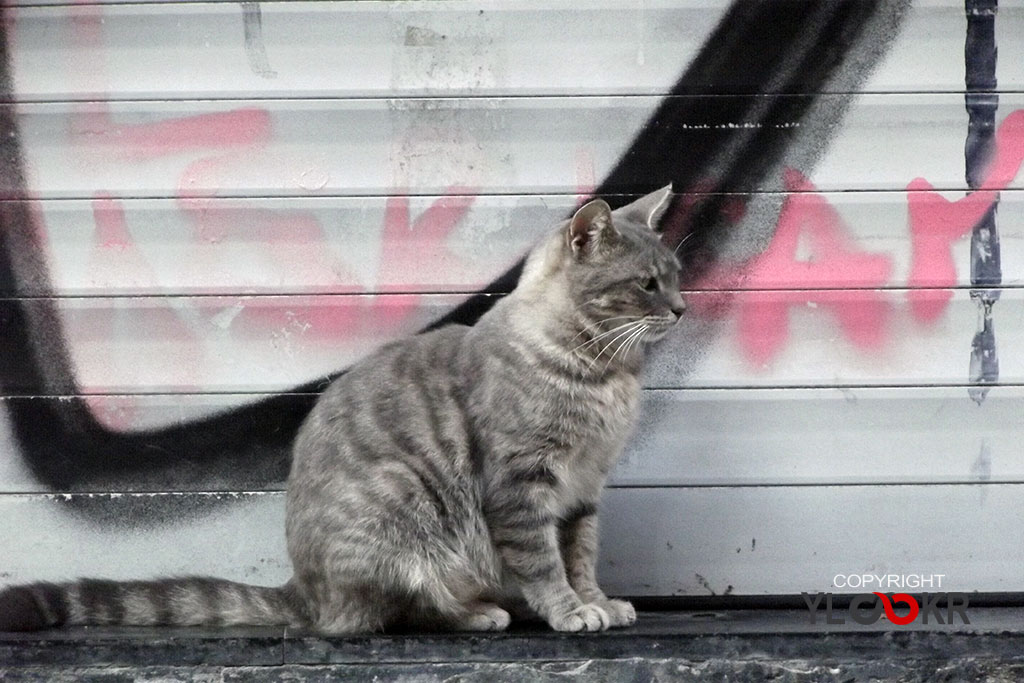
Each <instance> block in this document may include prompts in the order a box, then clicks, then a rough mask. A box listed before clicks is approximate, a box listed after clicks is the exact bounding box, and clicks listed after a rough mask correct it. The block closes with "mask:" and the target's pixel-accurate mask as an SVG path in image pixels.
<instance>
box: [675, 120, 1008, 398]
mask: <svg viewBox="0 0 1024 683" xmlns="http://www.w3.org/2000/svg"><path fill="white" fill-rule="evenodd" d="M993 149H994V156H993V157H992V158H991V159H990V161H989V163H988V169H989V170H988V175H987V176H985V177H984V178H981V179H976V180H975V183H976V185H975V186H974V191H973V192H970V193H969V194H967V195H965V196H964V197H963V198H961V199H958V200H956V201H949V200H947V199H946V198H945V197H943V196H942V195H941V194H939V193H938V192H936V191H935V190H934V188H933V186H932V185H931V184H930V183H929V182H928V181H927V180H925V179H923V178H915V179H914V180H912V181H910V183H908V184H907V192H906V195H907V209H908V216H909V225H908V229H909V235H910V241H911V261H910V273H909V276H908V278H907V280H906V283H905V284H906V286H907V287H908V291H907V293H906V297H907V299H908V303H909V310H910V313H911V315H912V317H913V318H914V319H915V320H916V321H917V322H919V323H921V324H924V325H928V324H932V323H934V322H935V321H936V320H937V319H938V318H939V317H941V316H942V314H943V313H944V312H945V310H946V308H947V307H948V305H949V302H950V300H951V299H952V297H953V290H952V288H953V287H954V286H955V285H956V283H957V282H958V279H957V272H956V264H955V263H954V260H953V251H952V245H953V243H954V242H955V241H957V240H959V239H962V238H964V237H965V236H967V235H968V234H972V231H974V229H975V228H976V227H977V226H979V225H980V224H982V223H983V222H984V220H986V218H987V217H988V216H989V215H991V213H992V212H993V211H994V205H995V203H996V202H997V201H998V195H999V192H1000V191H1001V190H1004V189H1006V188H1007V187H1008V186H1009V184H1010V182H1011V181H1012V180H1013V178H1014V176H1016V175H1017V173H1018V171H1019V170H1020V168H1021V167H1022V165H1024V110H1018V111H1016V112H1014V113H1012V114H1010V115H1009V116H1007V117H1006V118H1005V119H1004V120H1003V122H1002V123H1001V124H1000V126H999V129H998V131H997V132H996V134H995V139H994V144H993ZM783 182H784V186H785V188H786V190H787V192H788V194H787V196H786V199H785V201H784V202H783V205H782V210H781V212H780V214H779V220H778V224H777V227H776V228H775V231H774V237H773V239H772V241H771V243H770V244H769V245H768V247H767V248H766V249H765V250H764V252H762V253H761V254H760V255H759V256H757V257H756V258H755V259H753V260H752V261H751V262H750V263H749V264H744V265H742V266H732V267H727V268H719V269H717V270H715V271H714V272H712V273H709V274H707V275H706V276H705V278H704V279H703V280H702V281H700V282H699V283H697V285H696V286H695V287H694V289H695V290H711V291H712V292H715V291H718V292H721V295H719V296H702V297H700V298H698V299H697V300H696V304H697V305H696V306H695V310H696V311H697V312H698V313H701V314H703V315H706V316H719V315H721V312H722V304H723V301H726V300H729V299H736V301H734V303H735V305H736V307H737V309H738V310H737V311H736V312H735V315H736V318H737V335H738V341H739V344H740V348H741V349H742V350H743V353H744V355H745V356H746V358H747V359H748V360H749V361H750V364H751V366H753V367H756V368H762V367H766V365H767V364H768V363H769V362H770V361H771V360H773V359H774V358H776V357H777V356H778V354H779V352H780V351H781V350H782V348H783V347H784V345H785V343H786V340H787V338H788V334H789V333H788V329H789V324H788V317H789V309H790V308H791V307H793V306H805V307H806V306H808V305H810V306H817V305H819V304H820V306H821V308H822V310H823V311H830V312H831V314H832V315H833V316H834V317H835V318H836V319H837V320H838V322H839V329H840V332H841V333H842V335H843V336H844V337H845V338H846V339H847V340H849V341H850V342H851V343H852V344H853V345H854V346H856V347H858V348H861V349H865V350H876V349H878V348H880V346H881V345H882V343H883V342H884V340H885V336H886V329H887V327H888V320H889V318H890V317H891V315H892V312H893V304H894V302H893V301H892V300H891V299H892V296H891V295H889V294H887V293H886V292H884V291H882V288H883V287H886V286H893V285H898V284H899V283H897V282H894V281H893V280H892V278H891V276H892V272H893V263H892V259H891V258H890V257H889V256H888V255H885V254H876V253H868V252H864V251H861V250H860V249H859V248H858V247H857V245H856V244H855V243H854V242H853V240H852V238H851V236H850V233H851V231H850V229H849V227H848V226H847V225H846V224H845V222H844V221H843V219H842V217H840V215H839V214H838V213H837V212H836V210H835V209H834V208H833V207H832V206H831V205H830V204H829V203H828V200H827V199H826V197H825V196H824V195H821V194H819V193H818V192H817V190H816V188H815V187H814V186H813V185H812V184H811V182H810V181H809V180H808V179H807V178H806V177H805V176H804V175H803V174H801V173H800V172H799V171H796V170H795V169H788V170H787V171H786V172H785V173H784V177H783ZM802 234H806V235H807V236H808V237H809V242H810V254H809V256H808V257H807V258H804V259H797V247H798V242H799V240H800V238H801V235H802ZM986 244H990V243H985V242H979V241H977V240H972V254H973V255H974V256H975V258H973V259H972V280H971V281H972V283H975V284H977V283H976V281H975V279H974V275H975V274H976V272H977V268H978V266H977V264H978V263H979V262H987V261H989V260H992V258H993V257H992V255H991V254H990V253H989V252H988V251H985V249H988V248H990V247H988V246H985V245H986ZM979 250H981V256H978V254H979ZM729 290H731V291H729ZM740 291H748V292H749V293H747V294H743V295H740V294H739V292H740ZM994 291H995V292H996V294H997V293H998V289H996V290H994ZM758 292H764V293H762V294H759V293H758ZM976 296H979V295H976ZM993 296H995V295H993ZM991 301H992V300H990V302H989V304H988V308H987V309H986V311H987V315H986V320H987V322H986V323H985V324H986V325H991V315H990V312H991ZM979 334H981V333H979ZM997 377H998V375H997V374H996V376H995V377H992V376H991V375H989V376H987V377H986V379H985V380H984V381H985V382H989V383H990V382H994V381H995V380H996V378H997ZM972 381H973V382H977V381H982V380H981V379H980V376H979V377H978V378H975V377H974V375H973V374H972Z"/></svg>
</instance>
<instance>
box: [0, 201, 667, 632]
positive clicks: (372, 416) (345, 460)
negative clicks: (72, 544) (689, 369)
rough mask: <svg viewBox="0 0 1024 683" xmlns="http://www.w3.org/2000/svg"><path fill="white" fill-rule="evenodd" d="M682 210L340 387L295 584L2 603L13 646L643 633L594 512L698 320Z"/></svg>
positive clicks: (564, 239)
mask: <svg viewBox="0 0 1024 683" xmlns="http://www.w3.org/2000/svg"><path fill="white" fill-rule="evenodd" d="M670 201H671V192H670V188H665V189H664V190H661V191H659V192H656V193H653V194H651V195H648V196H646V197H643V198H641V199H640V200H638V201H636V202H634V203H633V204H631V205H629V206H626V207H624V208H622V209H619V210H617V211H615V212H612V211H611V210H610V209H609V207H608V205H607V204H605V203H604V202H603V201H601V200H595V201H593V202H590V203H589V204H587V205H585V206H584V207H582V208H581V209H580V210H579V211H577V213H576V215H575V216H574V217H573V218H572V219H570V220H569V221H568V222H566V223H565V224H563V225H560V226H559V227H558V229H557V230H554V231H552V233H551V236H550V237H549V238H548V239H547V240H545V241H544V242H543V243H542V244H540V245H539V246H538V247H537V248H536V249H534V251H533V252H532V253H531V254H530V256H529V258H528V259H527V263H526V266H525V268H524V271H523V275H522V278H521V280H520V283H519V286H518V287H517V288H516V290H515V291H514V292H513V293H512V294H510V295H509V296H508V297H506V298H505V299H503V300H502V301H500V302H499V303H498V304H497V305H495V306H494V308H492V309H491V310H490V311H489V312H488V313H487V314H485V315H484V316H483V317H482V318H481V319H480V321H479V322H478V323H477V324H476V325H475V326H473V327H471V328H467V327H462V326H450V327H445V328H442V329H439V330H436V331H433V332H430V333H426V334H423V335H419V336H416V337H412V338H410V339H406V340H402V341H399V342H396V343H393V344H389V345H387V346H385V347H383V348H382V349H380V350H378V351H377V352H376V353H374V354H373V355H371V356H369V357H367V358H366V359H364V360H362V361H360V362H359V363H357V364H356V365H354V366H353V367H352V368H350V369H349V371H348V372H346V373H345V374H343V375H342V376H341V377H340V378H339V379H337V380H336V381H335V382H334V383H333V384H332V385H331V386H330V387H328V388H327V390H326V391H325V392H324V394H323V396H322V397H321V398H320V400H319V401H318V402H317V404H316V406H315V407H314V408H313V410H312V411H311V413H310V415H309V416H308V418H307V419H306V421H305V422H304V424H303V426H302V428H301V429H300V430H299V434H298V436H297V438H296V441H295V445H294V449H293V460H292V470H291V474H290V476H289V481H288V491H287V515H286V520H287V521H286V524H287V529H286V532H287V539H288V549H289V553H290V555H291V559H292V565H293V567H294V570H295V575H294V577H293V579H292V581H291V582H289V584H288V585H287V586H285V587H283V588H258V587H254V586H245V585H242V584H237V583H231V582H228V581H220V580H216V579H205V578H185V579H167V580H162V581H156V582H122V583H116V582H110V581H95V580H83V581H78V582H76V583H71V584H61V585H54V584H32V585H28V586H16V587H13V588H9V589H7V590H6V591H3V592H0V629H5V630H11V629H34V628H46V627H49V626H56V625H59V624H65V623H66V624H138V625H157V624H173V625H189V624H243V623H245V624H294V625H300V626H301V625H305V626H308V627H311V628H313V629H316V630H318V631H321V632H325V633H336V634H338V633H354V632H366V631H374V630H382V629H387V628H390V627H394V626H399V625H401V626H415V627H428V628H436V629H448V630H500V629H503V628H505V627H506V626H507V625H508V623H509V620H510V614H509V611H510V610H512V609H513V607H515V608H517V609H516V611H520V610H525V611H526V612H529V613H533V614H536V615H539V616H540V617H541V618H543V619H545V620H546V621H547V622H548V623H549V624H550V625H551V626H552V627H553V628H555V629H558V630H571V631H579V630H598V629H603V628H608V627H609V626H624V625H628V624H630V623H632V622H633V621H634V620H635V613H634V611H633V608H632V606H630V605H629V604H628V603H626V602H623V601H619V600H609V599H608V598H607V597H606V596H605V594H604V593H603V592H602V591H601V589H600V587H599V586H598V585H597V581H596V577H595V570H594V567H595V562H596V557H597V549H598V547H597V546H598V528H597V509H598V504H599V502H600V496H601V490H602V488H603V486H604V482H605V479H606V477H607V475H608V472H609V470H610V469H611V468H612V466H613V465H614V464H615V461H616V460H617V458H618V456H619V454H620V452H621V449H622V445H623V443H624V441H625V439H626V437H627V436H628V434H629V431H630V429H631V428H632V425H633V423H634V422H635V417H636V411H637V405H638V401H639V389H640V383H639V380H638V373H639V371H640V368H641V365H642V362H643V357H644V348H645V346H646V344H647V343H649V342H652V341H654V340H656V339H658V338H660V337H661V336H663V335H664V334H666V333H667V332H668V330H669V329H670V328H671V326H672V325H673V324H674V323H675V322H676V320H677V319H678V317H679V315H681V314H682V312H683V302H682V299H681V298H680V296H679V291H678V290H679V288H678V281H677V277H678V269H679V264H678V261H677V260H676V258H675V256H674V255H673V254H672V253H671V252H670V251H669V250H668V249H666V248H665V247H664V246H663V245H662V244H661V243H660V241H659V238H658V235H657V233H656V232H655V231H654V230H653V228H654V227H655V226H657V224H658V222H659V221H660V219H661V217H662V215H663V214H664V213H665V210H666V208H667V207H668V205H669V203H670ZM524 605H525V607H524Z"/></svg>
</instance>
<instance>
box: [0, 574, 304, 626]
mask: <svg viewBox="0 0 1024 683" xmlns="http://www.w3.org/2000/svg"><path fill="white" fill-rule="evenodd" d="M305 623H306V619H305V618H304V616H303V610H302V606H301V601H300V599H299V597H298V595H296V593H295V591H294V589H293V588H292V587H291V585H290V584H285V585H284V586H281V587H274V588H271V587H263V586H250V585H248V584H244V583H235V582H234V581H225V580H222V579H212V578H206V577H184V578H172V579H159V580H156V581H107V580H100V579H81V580H79V581H74V582H72V583H30V584H23V585H18V586H10V587H7V588H4V589H3V590H0V631H38V630H41V629H47V628H52V627H56V626H63V625H79V624H81V625H86V624H88V625H111V626H113V625H125V626H202V625H210V626H229V625H243V624H244V625H253V626H268V625H293V626H301V625H303V624H305Z"/></svg>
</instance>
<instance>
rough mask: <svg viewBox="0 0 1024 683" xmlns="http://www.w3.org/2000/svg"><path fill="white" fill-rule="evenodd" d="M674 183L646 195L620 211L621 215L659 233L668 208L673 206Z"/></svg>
mask: <svg viewBox="0 0 1024 683" xmlns="http://www.w3.org/2000/svg"><path fill="white" fill-rule="evenodd" d="M674 196H675V195H674V194H672V183H669V184H668V185H666V186H665V187H663V188H661V189H660V190H655V191H654V192H651V193H650V194H645V195H644V196H643V197H641V198H640V199H638V200H636V201H635V202H633V203H632V204H627V205H626V206H624V207H622V208H621V209H618V210H617V211H616V213H619V214H621V215H622V216H623V218H626V219H627V220H629V221H630V222H633V223H641V224H643V225H646V226H647V227H648V228H650V229H651V230H654V231H657V230H658V229H659V227H660V226H661V219H662V218H664V217H665V212H666V211H668V207H670V206H672V198H673V197H674Z"/></svg>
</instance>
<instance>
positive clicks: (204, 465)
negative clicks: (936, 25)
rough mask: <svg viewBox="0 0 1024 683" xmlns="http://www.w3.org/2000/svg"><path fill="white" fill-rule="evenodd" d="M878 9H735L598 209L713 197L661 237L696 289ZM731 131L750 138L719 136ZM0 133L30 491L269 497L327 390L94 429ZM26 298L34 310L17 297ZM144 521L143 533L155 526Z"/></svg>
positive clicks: (2, 79) (12, 407) (494, 287)
mask: <svg viewBox="0 0 1024 683" xmlns="http://www.w3.org/2000/svg"><path fill="white" fill-rule="evenodd" d="M883 6H884V3H881V0H874V1H872V0H843V1H837V0H803V1H802V2H795V1H793V2H757V1H748V0H739V1H737V2H735V3H734V4H733V5H732V7H731V8H730V10H729V11H728V13H727V14H726V15H725V17H724V18H723V20H722V21H721V23H720V24H719V25H718V26H717V27H716V29H715V30H714V32H713V33H712V34H711V35H710V36H709V37H708V39H707V41H706V42H705V44H704V45H703V46H702V48H701V50H700V52H699V53H698V54H697V55H696V57H695V58H694V60H693V61H692V63H691V64H690V65H689V67H688V68H687V70H686V71H685V73H684V74H683V75H682V77H681V78H680V79H679V81H678V82H677V83H676V84H675V85H674V86H673V87H672V89H671V91H670V93H669V94H668V96H667V97H666V98H665V100H664V102H663V103H662V105H661V106H660V107H659V108H658V110H657V111H656V112H655V113H654V115H653V116H652V117H651V119H650V120H649V121H648V122H647V124H646V125H645V127H644V128H643V129H642V130H641V131H640V132H639V133H638V135H637V137H636V138H635V139H634V141H633V143H632V144H631V146H630V147H629V148H628V150H627V151H626V153H625V154H624V155H623V157H622V159H621V160H620V161H619V162H618V164H617V165H616V166H615V168H614V170H613V171H612V172H611V173H610V174H609V175H608V177H607V178H606V179H605V180H604V182H603V183H602V184H601V185H600V187H599V188H598V190H597V191H596V194H599V195H602V196H610V195H613V194H616V193H619V195H620V196H616V197H610V199H611V201H612V202H613V203H614V204H615V205H616V206H618V205H622V204H625V203H627V202H629V201H630V200H631V199H632V197H633V196H636V195H640V194H644V193H646V192H650V191H652V190H655V189H657V188H659V187H662V186H663V185H665V184H666V183H667V182H668V181H672V182H673V184H674V185H675V187H676V188H677V189H678V191H685V190H686V189H688V188H693V187H698V186H699V187H701V188H702V190H703V191H704V192H706V193H707V194H702V195H701V203H700V204H699V206H697V207H696V210H695V211H692V212H690V214H689V219H688V221H687V223H686V225H685V226H682V227H681V229H679V230H677V231H676V232H675V233H674V234H670V235H668V236H667V239H668V240H669V244H670V246H675V245H677V244H678V243H679V241H680V240H682V239H683V237H684V236H686V235H690V236H692V239H691V238H688V239H687V243H686V244H685V245H684V249H683V250H682V252H681V253H683V254H684V260H687V261H688V263H689V264H690V270H689V271H688V272H689V273H690V274H691V275H693V276H694V277H695V276H697V275H699V273H700V269H699V267H700V266H705V265H707V264H708V262H709V261H711V260H712V257H713V256H714V253H715V239H714V237H715V235H716V233H717V232H719V231H721V230H722V229H723V227H722V226H723V225H728V223H727V222H726V221H724V220H723V219H722V214H723V202H724V201H725V197H723V196H722V195H720V194H716V193H720V192H724V191H728V190H729V189H730V188H736V187H756V186H759V184H760V183H761V182H762V181H763V179H764V177H765V174H766V173H767V172H768V170H769V169H771V168H772V167H773V165H775V164H777V163H779V162H780V160H781V159H782V158H783V155H784V154H785V153H786V151H787V150H788V149H790V147H791V146H792V145H793V144H794V141H795V140H796V136H797V134H798V133H799V132H800V128H799V127H792V126H788V125H777V124H780V123H791V122H794V121H802V120H804V118H805V116H806V115H807V114H808V112H811V111H813V109H814V106H815V104H816V102H817V101H818V99H819V98H818V96H817V95H816V94H815V93H819V92H821V91H822V90H823V89H824V86H825V85H826V84H827V83H828V82H830V80H831V79H834V78H838V77H840V76H842V75H844V74H846V73H847V72H848V71H849V70H850V69H855V70H857V71H858V72H862V71H866V70H869V69H870V68H871V67H872V66H873V65H874V60H876V59H877V58H878V57H880V55H881V53H877V54H875V53H871V55H870V58H866V57H864V55H863V54H853V52H854V50H853V48H854V47H856V46H858V45H859V43H858V40H859V39H861V38H863V35H862V32H863V31H864V30H865V27H866V26H868V25H870V24H871V23H872V21H873V19H874V18H875V15H876V14H878V13H879V10H880V7H883ZM248 25H249V24H248V22H247V26H248ZM257 25H258V22H257ZM0 26H6V24H3V23H2V22H0ZM247 35H248V32H247ZM254 35H255V34H254ZM6 41H7V37H6V34H0V51H2V55H0V57H2V60H0V87H2V89H3V90H2V92H0V97H3V98H5V99H6V101H9V102H10V101H13V91H12V87H11V83H10V78H9V74H10V61H9V55H8V53H7V42H6ZM862 52H863V51H862ZM801 93H811V94H801ZM695 94H716V95H719V96H717V97H712V98H703V97H701V98H697V97H691V95H695ZM849 97H852V95H851V96H849ZM737 121H743V122H744V123H748V124H751V125H749V126H743V127H731V126H730V125H729V124H733V123H735V122H737ZM695 122H696V123H701V124H707V123H709V122H710V123H715V122H717V123H720V124H722V125H715V126H710V127H703V128H702V130H701V134H700V135H696V136H695V135H694V134H693V131H692V124H693V123H695ZM0 133H2V136H0V152H2V157H0V183H2V187H3V188H4V189H5V191H6V194H5V196H6V197H7V198H8V200H7V201H0V222H2V223H0V287H2V290H3V292H4V293H5V294H6V293H7V292H10V293H12V294H13V296H11V295H6V296H5V298H2V299H0V319H2V320H0V396H13V397H15V398H12V399H10V400H8V401H6V402H5V404H4V405H5V407H6V409H7V412H8V415H9V417H10V423H11V425H12V429H13V431H14V434H15V437H16V438H17V440H18V445H19V449H20V453H21V455H22V457H23V458H24V459H25V461H26V463H27V465H28V467H29V469H30V470H31V472H32V473H33V475H34V476H35V477H36V478H37V480H38V481H40V482H41V483H43V484H44V485H46V486H48V487H49V488H51V489H52V490H58V491H88V490H105V491H140V490H142V491H145V490H169V489H176V490H189V489H201V490H217V489H220V490H226V489H237V488H264V487H268V488H276V487H279V486H280V485H281V483H282V482H283V481H284V479H285V477H286V475H287V471H288V466H289V456H288V449H289V445H290V443H291V441H292V438H293V436H294V434H295V431H296V430H297V429H298V426H299V424H300V423H301V421H302V419H303V418H304V417H305V415H306V413H307V412H308V410H309V408H310V406H311V405H312V402H313V401H314V400H315V398H316V394H317V392H318V391H320V390H321V389H322V388H323V386H324V385H325V384H326V383H327V382H329V381H330V380H331V379H332V377H325V378H323V379H322V380H319V381H315V382H311V383H309V384H306V385H304V386H300V387H296V388H295V389H293V390H292V391H290V392H286V393H282V394H280V395H278V396H274V397H272V398H269V399H267V400H264V401H261V402H259V403H255V404H251V405H247V406H243V407H240V408H236V409H234V410H232V411H229V412H226V413H223V414H219V415H214V416H211V417H208V418H204V419H200V420H195V421H192V422H188V423H184V424H179V425H174V426H171V427H167V428H162V429H156V430H150V431H144V432H133V433H131V434H120V433H117V432H112V431H110V430H108V429H106V428H105V427H103V426H102V425H101V424H99V423H98V422H97V421H96V419H95V418H94V417H93V415H92V414H91V412H90V411H89V409H88V407H87V406H86V405H85V403H84V402H83V401H82V400H80V399H79V398H77V397H76V394H77V387H76V384H75V379H74V374H73V369H72V365H71V363H70V361H69V357H68V351H67V347H66V345H65V342H64V340H63V338H62V330H61V328H60V324H59V319H58V316H57V313H56V308H55V306H54V302H53V299H52V288H51V287H50V286H49V282H48V276H47V273H46V270H45V259H44V258H43V254H42V251H41V249H40V248H39V246H38V245H35V244H33V235H34V223H33V219H32V216H31V214H30V212H29V204H28V203H27V202H26V201H24V199H25V198H26V197H28V196H29V190H28V187H27V185H26V183H25V180H24V177H23V170H22V169H23V163H22V157H21V151H20V143H19V138H18V131H17V128H16V126H15V120H14V117H13V111H12V110H11V108H10V107H6V108H0ZM11 199H15V201H11ZM732 201H736V196H735V195H733V198H732ZM521 267H522V264H521V263H519V264H517V265H516V266H513V267H512V268H511V269H510V270H509V271H507V272H506V273H504V274H503V275H501V276H499V277H498V278H497V279H496V280H494V281H493V282H492V283H490V285H488V286H486V287H485V288H484V289H483V291H482V292H481V293H479V294H477V295H474V296H471V297H469V298H468V299H467V300H466V301H465V302H464V303H463V304H461V305H460V306H458V307H457V308H456V309H454V310H453V311H451V312H450V313H449V314H447V315H445V316H444V317H443V318H442V319H441V320H439V321H437V323H435V325H432V327H434V326H438V325H441V324H445V323H459V324H473V323H474V322H475V321H476V320H477V319H479V317H480V315H482V314H483V313H484V312H485V311H487V310H488V309H489V308H490V307H491V305H493V303H494V301H495V297H494V293H501V292H507V291H509V290H510V289H511V288H513V287H514V286H515V283H516V282H517V280H518V277H519V273H520V270H521ZM30 287H31V290H32V291H33V292H34V294H35V295H36V296H34V297H33V298H21V297H19V293H22V294H24V293H26V292H27V291H28V290H29V288H30ZM39 292H43V293H44V296H38V294H39ZM55 396H62V397H66V398H65V400H59V401H58V400H54V398H52V397H55ZM82 514H83V515H85V516H87V517H88V516H89V511H88V510H85V509H83V511H82ZM143 517H145V516H142V517H140V518H139V519H138V520H137V521H138V522H139V523H142V522H145V521H149V522H156V521H160V519H161V516H157V517H156V518H148V517H146V518H143ZM162 517H163V518H164V519H166V516H162Z"/></svg>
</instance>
